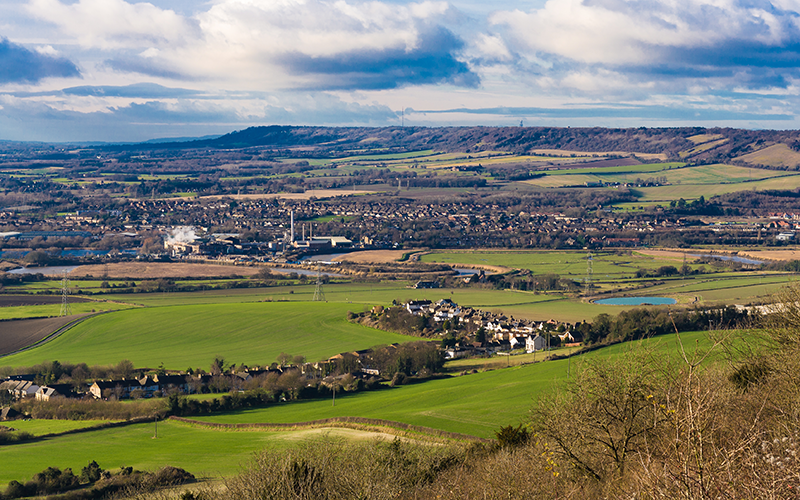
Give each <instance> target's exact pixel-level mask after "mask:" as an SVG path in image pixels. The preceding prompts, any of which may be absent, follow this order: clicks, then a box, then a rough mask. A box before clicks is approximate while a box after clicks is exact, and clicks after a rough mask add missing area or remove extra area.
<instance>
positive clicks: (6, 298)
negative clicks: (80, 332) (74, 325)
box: [0, 295, 87, 330]
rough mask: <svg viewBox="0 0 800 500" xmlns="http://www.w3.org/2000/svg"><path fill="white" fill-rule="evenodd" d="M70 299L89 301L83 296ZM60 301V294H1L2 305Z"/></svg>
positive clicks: (57, 302) (30, 304)
mask: <svg viewBox="0 0 800 500" xmlns="http://www.w3.org/2000/svg"><path fill="white" fill-rule="evenodd" d="M69 301H70V302H87V300H86V299H84V298H81V297H70V299H69ZM60 303H61V296H60V295H0V307H18V306H42V305H47V304H60ZM0 330H2V329H0Z"/></svg>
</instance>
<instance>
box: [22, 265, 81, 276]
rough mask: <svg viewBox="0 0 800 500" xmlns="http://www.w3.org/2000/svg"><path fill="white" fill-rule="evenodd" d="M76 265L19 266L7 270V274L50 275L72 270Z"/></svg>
mask: <svg viewBox="0 0 800 500" xmlns="http://www.w3.org/2000/svg"><path fill="white" fill-rule="evenodd" d="M76 267H78V266H51V267H20V268H17V269H12V270H10V271H8V274H44V275H46V276H50V275H53V274H62V273H64V272H67V273H69V272H72V271H73V270H74V269H75V268H76Z"/></svg>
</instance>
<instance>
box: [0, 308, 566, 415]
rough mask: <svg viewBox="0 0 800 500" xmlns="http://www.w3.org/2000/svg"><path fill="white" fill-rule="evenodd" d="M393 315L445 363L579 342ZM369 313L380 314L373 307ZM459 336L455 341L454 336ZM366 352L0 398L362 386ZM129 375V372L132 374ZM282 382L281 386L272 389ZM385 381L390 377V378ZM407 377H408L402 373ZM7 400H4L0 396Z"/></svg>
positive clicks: (490, 324)
mask: <svg viewBox="0 0 800 500" xmlns="http://www.w3.org/2000/svg"><path fill="white" fill-rule="evenodd" d="M397 308H398V309H400V310H402V311H403V312H405V313H407V314H410V315H413V316H424V317H427V318H429V319H430V320H431V321H433V322H434V323H435V324H436V325H437V327H438V328H437V329H438V330H440V333H439V336H440V337H442V339H441V340H434V341H431V340H429V341H428V343H429V344H435V345H436V347H437V349H438V351H439V355H440V356H441V357H442V358H443V359H444V360H452V359H457V358H465V357H472V356H478V357H487V356H493V355H506V356H508V355H513V354H515V353H535V352H539V351H548V350H550V349H553V348H556V347H562V346H563V347H575V346H578V345H580V342H579V340H580V339H576V336H575V335H573V333H572V331H571V330H570V325H569V324H566V323H561V322H558V321H555V320H548V321H541V322H536V321H528V320H519V319H515V318H514V317H508V316H506V315H504V314H496V313H491V312H486V311H481V310H478V309H474V308H471V307H462V306H459V305H458V304H456V303H455V302H453V301H452V300H450V299H441V300H438V301H435V302H434V301H431V300H413V301H408V302H406V303H404V304H401V305H399V306H397ZM373 310H374V311H383V308H382V307H381V306H376V308H375V309H373ZM457 331H460V332H461V333H460V334H459V335H458V336H456V337H454V336H453V332H457ZM384 349H386V350H388V351H390V352H391V351H393V350H397V349H399V346H398V345H397V344H393V345H389V346H387V347H386V348H384ZM372 354H373V350H372V349H365V350H359V351H352V352H344V353H340V354H337V355H335V356H332V357H330V358H329V359H327V360H323V361H319V362H315V363H307V362H305V360H304V359H302V358H300V357H297V358H295V359H293V360H291V359H289V356H288V355H285V356H283V358H282V359H281V360H280V361H281V362H280V363H272V364H271V365H269V366H264V367H247V366H239V367H238V368H237V367H236V365H235V364H234V365H231V366H230V367H228V368H227V369H223V368H224V367H223V366H219V363H218V362H217V361H215V364H213V365H212V368H211V373H206V372H205V371H203V370H201V369H197V370H196V371H195V370H189V371H187V372H184V373H178V372H170V373H167V371H166V370H163V369H158V370H155V373H147V372H148V371H150V372H152V371H153V370H147V369H142V370H139V374H138V375H136V374H131V376H130V377H123V378H118V379H105V380H103V379H98V380H94V381H92V382H91V383H86V384H80V383H76V382H74V381H73V382H72V383H45V382H43V381H42V380H41V379H42V376H41V375H40V374H34V373H29V374H17V375H13V376H10V377H7V378H6V379H5V380H2V381H1V382H0V393H3V399H5V400H15V401H19V400H27V399H33V400H36V401H53V400H57V399H58V398H90V399H95V400H102V401H109V400H114V401H116V400H122V399H142V398H145V399H147V398H153V397H166V396H168V395H170V394H176V393H177V394H185V395H188V394H203V393H226V392H242V391H245V390H251V389H254V388H258V387H265V386H267V385H270V386H273V387H280V388H282V389H286V387H283V386H284V385H287V383H286V379H288V378H291V379H292V381H291V383H289V384H288V385H290V386H292V387H290V389H292V390H302V389H303V387H309V386H315V385H317V384H319V383H320V382H322V383H328V384H329V385H331V384H334V383H337V382H336V381H337V380H341V379H342V378H343V377H348V376H349V377H351V378H352V377H355V378H360V379H363V380H367V379H370V378H372V377H381V376H383V375H385V374H384V373H383V372H382V370H381V369H380V367H379V366H377V365H375V364H374V361H373V360H374V356H372ZM132 371H134V372H135V370H132ZM283 375H287V377H285V379H284V382H283V383H280V382H278V381H279V380H280V379H281V377H282V376H283ZM390 375H391V374H390ZM408 375H415V373H409V374H408ZM6 394H7V396H6ZM4 411H5V413H4V414H3V415H2V416H0V419H6V420H10V419H13V418H15V417H17V416H18V415H15V414H14V411H13V410H11V409H9V408H8V407H6V408H4Z"/></svg>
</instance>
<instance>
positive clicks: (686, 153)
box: [678, 139, 728, 158]
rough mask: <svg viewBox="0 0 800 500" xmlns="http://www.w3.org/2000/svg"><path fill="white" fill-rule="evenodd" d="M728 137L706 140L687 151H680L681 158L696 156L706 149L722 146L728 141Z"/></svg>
mask: <svg viewBox="0 0 800 500" xmlns="http://www.w3.org/2000/svg"><path fill="white" fill-rule="evenodd" d="M727 142H728V139H719V140H716V141H711V142H704V143H702V144H698V145H696V146H695V147H693V148H691V149H688V150H686V151H681V152H680V153H678V156H680V157H681V158H688V157H690V156H694V155H696V154H700V153H705V152H706V151H710V150H712V149H714V148H717V147H719V146H722V145H723V144H725V143H727Z"/></svg>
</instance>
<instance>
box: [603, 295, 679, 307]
mask: <svg viewBox="0 0 800 500" xmlns="http://www.w3.org/2000/svg"><path fill="white" fill-rule="evenodd" d="M594 303H595V304H601V305H604V306H663V305H667V304H675V303H677V300H675V299H670V298H669V297H612V298H610V299H600V300H595V301H594Z"/></svg>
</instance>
